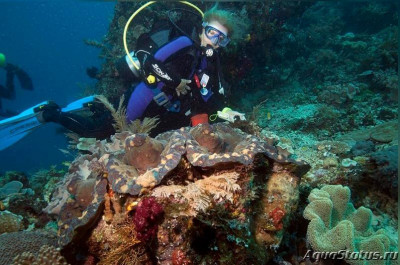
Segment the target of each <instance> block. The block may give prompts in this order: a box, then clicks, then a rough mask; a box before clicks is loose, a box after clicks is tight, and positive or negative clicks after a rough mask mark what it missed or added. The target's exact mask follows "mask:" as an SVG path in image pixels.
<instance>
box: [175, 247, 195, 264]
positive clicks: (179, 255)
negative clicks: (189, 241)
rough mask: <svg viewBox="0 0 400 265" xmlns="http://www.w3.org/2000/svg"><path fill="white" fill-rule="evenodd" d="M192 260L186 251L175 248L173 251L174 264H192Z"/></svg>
mask: <svg viewBox="0 0 400 265" xmlns="http://www.w3.org/2000/svg"><path fill="white" fill-rule="evenodd" d="M190 264H191V263H190V260H188V258H187V257H186V255H185V253H183V251H182V250H180V249H175V250H174V252H172V265H190Z"/></svg>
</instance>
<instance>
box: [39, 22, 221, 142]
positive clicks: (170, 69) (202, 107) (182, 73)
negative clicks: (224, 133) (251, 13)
mask: <svg viewBox="0 0 400 265" xmlns="http://www.w3.org/2000/svg"><path fill="white" fill-rule="evenodd" d="M156 30H157V26H156V27H154V28H153V30H151V31H150V33H145V34H142V35H141V36H140V38H139V40H138V44H137V47H136V48H137V49H136V50H137V51H138V50H143V51H147V52H149V53H151V54H154V53H155V52H156V51H157V50H158V49H159V48H160V46H159V45H157V43H155V42H154V41H153V39H152V38H150V37H151V33H152V32H154V31H156ZM158 30H160V29H158ZM168 34H169V36H168V38H169V39H170V40H171V38H172V40H171V41H173V40H174V39H175V38H176V37H175V36H174V34H175V35H179V34H177V32H176V31H174V32H172V31H171V32H169V33H168ZM192 35H193V36H195V37H196V38H198V31H196V30H194V31H193V32H192ZM196 35H197V36H196ZM214 52H215V51H214ZM217 56H218V54H217V53H216V52H215V53H214V56H211V57H207V58H206V55H205V53H204V49H203V48H201V47H200V46H198V45H195V44H193V45H191V46H189V47H186V48H185V49H182V50H179V51H177V52H176V53H174V54H172V55H171V56H169V57H168V59H167V60H166V61H165V62H163V63H162V62H160V61H157V60H155V59H154V57H153V56H148V54H147V53H143V52H142V53H138V59H139V61H140V63H141V65H142V66H144V67H143V68H142V75H143V76H147V75H148V74H150V73H151V74H154V75H155V76H156V77H157V78H158V80H159V81H160V82H163V83H165V86H164V87H163V88H162V91H163V92H164V93H165V94H167V95H170V96H172V100H174V101H175V100H179V102H180V111H179V112H173V111H169V110H167V109H166V108H165V107H164V106H159V105H157V104H156V102H155V101H153V100H152V101H151V102H150V104H149V105H148V106H147V108H146V109H145V111H144V113H143V115H141V116H140V117H139V118H141V119H143V118H145V117H156V116H158V117H159V119H160V120H159V122H160V123H159V124H158V126H157V127H156V128H155V129H153V130H152V131H151V134H150V135H151V136H155V135H157V134H159V133H161V132H165V131H168V130H171V129H179V128H180V127H183V126H189V125H190V117H191V116H194V115H196V114H199V113H208V114H212V113H216V111H217V110H219V109H221V108H222V106H223V105H224V95H223V94H220V93H219V92H218V90H219V81H220V80H221V81H222V77H221V76H220V73H219V72H218V71H219V69H218V67H217V65H218V63H219V61H217V60H218V57H217ZM121 62H122V64H121ZM154 63H156V64H157V66H158V67H159V68H160V69H161V71H162V72H163V73H168V75H169V77H171V80H167V79H166V78H163V77H162V76H160V71H156V70H155V69H154V67H153V66H154ZM121 66H122V67H121ZM117 69H118V70H119V72H120V74H121V75H122V76H125V77H126V78H127V79H128V80H131V81H132V82H135V81H136V82H138V81H140V80H138V79H137V78H135V77H134V75H133V74H132V72H131V71H130V70H129V69H128V66H127V65H126V63H125V62H124V60H120V62H119V65H117ZM194 74H196V76H198V78H199V80H200V79H201V78H202V76H203V74H207V75H208V76H209V82H208V84H207V89H209V90H210V91H212V93H213V94H212V96H211V97H210V98H209V99H208V100H207V101H205V100H204V99H203V97H202V95H201V94H200V88H199V87H198V86H197V83H196V81H195V80H194ZM182 78H183V79H190V80H192V82H191V84H189V86H190V87H191V91H189V92H190V93H188V94H187V95H185V96H181V97H177V95H176V92H175V88H176V87H177V86H178V85H179V83H180V80H181V79H182ZM222 82H223V81H222ZM58 110H59V109H58ZM188 110H190V114H188ZM91 111H92V112H93V115H88V116H83V115H78V114H71V113H63V112H60V111H56V112H54V111H48V114H47V115H43V116H44V120H45V121H53V122H57V123H60V124H61V125H63V126H64V127H66V128H67V129H69V130H71V131H73V132H75V133H78V134H79V135H80V136H83V137H95V138H98V139H104V138H107V137H109V136H110V135H112V134H114V133H115V130H114V128H113V126H112V123H113V119H112V116H111V115H110V112H109V111H108V110H106V108H105V107H104V106H100V105H98V104H95V105H92V109H91Z"/></svg>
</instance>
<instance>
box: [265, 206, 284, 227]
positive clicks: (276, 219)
mask: <svg viewBox="0 0 400 265" xmlns="http://www.w3.org/2000/svg"><path fill="white" fill-rule="evenodd" d="M285 215H286V212H285V211H284V210H282V209H281V208H279V207H276V208H275V209H273V210H272V211H271V212H270V213H269V216H270V217H271V218H272V222H273V223H274V226H275V228H276V229H277V230H281V229H282V228H283V223H282V219H283V217H284V216H285Z"/></svg>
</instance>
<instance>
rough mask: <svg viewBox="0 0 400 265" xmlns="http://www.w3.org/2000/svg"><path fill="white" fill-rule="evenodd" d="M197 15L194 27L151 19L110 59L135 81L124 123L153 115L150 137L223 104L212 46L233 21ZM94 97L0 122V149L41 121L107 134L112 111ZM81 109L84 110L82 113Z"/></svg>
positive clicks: (217, 14)
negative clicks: (145, 28) (133, 44)
mask: <svg viewBox="0 0 400 265" xmlns="http://www.w3.org/2000/svg"><path fill="white" fill-rule="evenodd" d="M149 3H150V2H149ZM200 12H201V11H200ZM190 13H192V14H196V13H194V12H190ZM201 13H202V12H201ZM196 15H197V14H196ZM202 15H203V14H202ZM192 17H194V16H192ZM198 17H199V19H198V22H197V25H194V24H191V23H185V21H183V20H180V21H178V22H174V21H172V19H169V21H168V20H166V21H160V22H159V23H155V24H154V25H153V27H152V29H151V30H150V32H148V33H144V34H142V35H141V36H140V37H139V39H138V41H137V45H136V51H135V52H130V53H129V51H128V52H127V55H126V56H124V57H123V58H121V59H120V60H119V61H118V62H117V63H116V68H117V70H118V73H119V75H120V76H121V77H122V78H124V79H126V80H127V81H129V82H130V83H132V84H134V83H135V82H136V84H137V82H138V81H139V82H140V83H139V84H137V85H136V86H135V88H134V90H133V92H132V94H131V96H130V99H129V102H128V105H127V108H126V109H127V117H126V118H127V121H128V122H131V121H134V120H136V119H143V118H145V117H156V116H157V117H159V124H158V126H157V127H156V128H155V129H154V130H153V131H152V132H151V133H150V135H151V136H155V135H157V134H159V133H161V132H165V131H168V130H171V129H179V128H180V127H184V126H189V125H190V124H191V125H192V126H195V125H197V124H200V123H208V118H209V114H210V113H215V112H216V111H217V110H218V109H221V107H222V106H224V103H225V89H224V87H223V83H224V81H223V78H222V75H221V71H220V62H219V57H218V52H217V49H218V48H219V47H225V46H226V45H227V44H228V43H229V41H230V37H229V36H231V35H232V33H233V31H234V27H235V23H234V19H233V16H232V14H231V13H230V12H228V11H225V10H219V9H218V8H217V6H214V7H213V8H212V9H210V10H208V11H207V12H205V13H204V16H202V17H200V16H198ZM128 23H129V22H128ZM125 45H126V44H125ZM125 48H126V46H125ZM126 50H127V48H126ZM94 99H95V96H91V97H87V98H84V99H81V100H78V101H76V102H73V103H71V104H70V105H68V106H67V107H65V108H60V107H59V106H58V105H57V104H55V103H53V102H48V101H46V102H43V103H41V104H38V105H36V106H34V107H32V108H30V109H29V110H27V111H25V112H23V113H21V114H19V115H18V116H15V117H13V118H10V119H8V120H3V121H0V139H2V140H1V142H0V150H2V149H4V148H6V147H8V146H10V145H11V144H13V143H14V142H16V141H18V140H19V139H21V138H22V137H24V136H25V135H26V134H28V133H29V132H30V131H31V130H32V129H34V128H36V127H37V126H40V125H41V124H43V123H46V122H56V123H59V124H61V125H62V126H64V127H65V128H67V129H69V130H71V131H73V132H75V133H77V134H79V135H80V136H81V137H94V138H97V139H104V138H108V137H109V136H110V135H112V134H114V133H115V130H114V128H113V126H112V123H113V118H112V115H111V113H110V112H109V111H108V110H107V109H106V108H105V107H104V106H102V103H100V102H97V101H95V100H94ZM82 110H84V111H86V113H89V114H88V115H82V113H81V112H82ZM4 128H6V130H4ZM10 131H13V133H12V134H11V133H10Z"/></svg>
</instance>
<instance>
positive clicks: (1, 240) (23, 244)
mask: <svg viewBox="0 0 400 265" xmlns="http://www.w3.org/2000/svg"><path fill="white" fill-rule="evenodd" d="M43 245H48V246H53V247H57V237H56V235H55V234H53V233H50V232H48V231H44V230H36V231H29V232H28V231H20V232H14V233H5V234H2V235H0V264H11V263H12V261H13V259H14V258H15V257H16V256H17V255H20V254H21V253H23V252H30V253H31V254H33V255H37V254H38V253H39V251H40V248H41V247H42V246H43ZM28 264H31V263H28Z"/></svg>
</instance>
